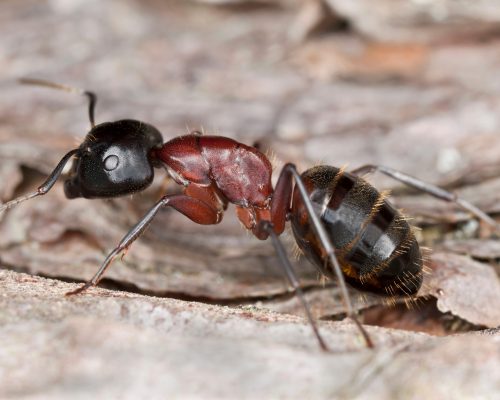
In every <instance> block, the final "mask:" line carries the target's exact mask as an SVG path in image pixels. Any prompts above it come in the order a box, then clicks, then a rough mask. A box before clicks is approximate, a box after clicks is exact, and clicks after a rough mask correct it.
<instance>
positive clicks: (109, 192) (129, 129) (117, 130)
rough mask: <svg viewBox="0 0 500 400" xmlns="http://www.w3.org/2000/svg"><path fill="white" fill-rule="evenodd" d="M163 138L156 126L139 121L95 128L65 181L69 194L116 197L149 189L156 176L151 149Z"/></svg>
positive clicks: (65, 190) (80, 150) (111, 123)
mask: <svg viewBox="0 0 500 400" xmlns="http://www.w3.org/2000/svg"><path fill="white" fill-rule="evenodd" d="M162 144H163V139H162V136H161V134H160V132H159V131H158V130H157V129H156V128H155V127H153V126H151V125H149V124H146V123H144V122H140V121H135V120H121V121H116V122H105V123H103V124H99V125H97V126H95V127H93V128H92V130H91V131H90V132H89V133H88V134H87V137H86V138H85V140H84V141H83V143H82V144H81V146H80V147H79V149H78V152H77V154H76V160H75V164H74V165H73V169H72V171H71V175H70V177H69V179H68V180H66V182H65V183H64V192H65V194H66V197H68V198H70V199H72V198H75V197H85V198H98V197H116V196H122V195H126V194H130V193H134V192H137V191H140V190H143V189H145V188H146V187H147V186H149V185H150V184H151V182H152V181H153V177H154V171H153V167H154V160H153V159H152V157H151V150H152V149H154V148H158V147H161V146H162Z"/></svg>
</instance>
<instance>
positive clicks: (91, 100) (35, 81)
mask: <svg viewBox="0 0 500 400" xmlns="http://www.w3.org/2000/svg"><path fill="white" fill-rule="evenodd" d="M19 82H20V83H22V84H25V85H36V86H44V87H48V88H51V89H57V90H64V91H65V92H69V93H76V94H81V95H83V96H87V97H88V99H89V120H90V125H91V126H92V128H93V127H94V126H95V119H94V110H95V104H96V103H97V95H96V94H95V93H94V92H90V91H88V90H83V89H78V88H74V87H71V86H66V85H61V84H60V83H55V82H51V81H46V80H43V79H32V78H21V79H19Z"/></svg>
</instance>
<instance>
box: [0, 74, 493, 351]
mask: <svg viewBox="0 0 500 400" xmlns="http://www.w3.org/2000/svg"><path fill="white" fill-rule="evenodd" d="M21 82H22V83H25V84H33V85H39V86H46V87H51V88H55V89H61V90H65V91H68V92H76V93H79V94H82V95H85V96H87V97H88V99H89V106H88V113H89V119H90V123H91V130H90V132H89V133H88V134H87V136H86V137H85V139H84V141H83V143H82V144H81V145H80V147H78V148H77V149H73V150H71V151H70V152H68V153H67V154H66V155H65V156H64V157H63V158H62V159H61V161H60V162H59V164H58V165H57V166H56V168H55V169H54V170H53V171H52V173H51V174H50V175H49V177H48V178H47V180H46V181H45V182H44V183H43V184H42V185H41V186H40V187H38V189H37V190H36V191H34V192H32V193H29V194H27V195H24V196H21V197H18V198H16V199H14V200H11V201H9V202H7V203H5V204H4V205H2V206H0V212H2V211H4V210H6V209H8V208H10V207H12V206H14V205H16V204H19V203H21V202H22V201H25V200H28V199H31V198H34V197H37V196H41V195H44V194H46V193H47V192H48V191H49V190H50V189H51V188H52V187H53V185H54V184H55V182H56V180H57V179H58V178H59V176H60V175H61V173H62V171H63V169H64V166H65V165H66V163H67V162H68V161H69V160H70V159H71V158H73V157H75V163H74V164H73V167H72V169H71V172H70V176H69V178H68V179H67V180H66V181H65V183H64V192H65V194H66V197H67V198H69V199H73V198H77V197H84V198H87V199H93V198H110V197H116V196H123V195H127V194H131V193H135V192H138V191H141V190H144V189H145V188H146V187H147V186H149V185H150V184H151V182H152V181H153V177H154V168H159V167H164V168H165V169H166V170H167V172H168V174H169V175H170V176H171V177H172V178H173V180H174V181H175V182H176V183H178V184H180V185H182V186H183V187H184V193H183V194H170V195H169V194H167V195H165V196H163V197H162V198H161V199H160V200H159V201H158V202H157V203H156V204H154V205H153V207H151V209H150V210H149V211H148V212H147V213H146V214H145V215H144V216H143V217H142V218H141V220H140V221H139V222H138V223H137V224H136V225H135V226H134V227H133V228H132V229H130V230H129V231H128V233H127V234H126V235H125V236H124V237H123V239H122V240H121V241H120V243H119V244H118V246H116V247H115V248H114V249H113V250H112V251H111V253H109V255H108V256H107V257H106V259H105V260H104V262H103V263H102V265H101V267H100V268H99V270H98V271H97V273H96V274H95V275H94V276H93V278H92V279H90V280H89V281H88V282H86V283H85V284H84V285H83V286H81V287H80V288H78V289H76V290H74V291H72V292H69V293H67V295H76V294H78V293H81V292H83V291H85V290H87V289H88V288H90V287H91V286H95V285H97V284H98V282H99V281H100V279H101V278H102V276H103V274H104V273H105V271H106V269H107V268H108V267H109V266H110V264H111V262H112V261H113V259H114V258H115V257H117V256H118V255H119V254H120V253H122V252H123V251H125V250H126V249H127V248H128V247H129V246H130V245H131V244H132V243H133V242H134V240H136V239H137V238H138V237H139V236H140V235H141V234H142V233H143V232H144V230H145V229H146V228H147V227H148V225H149V224H150V223H151V221H152V220H153V218H154V217H155V215H156V214H157V213H158V211H159V210H160V209H161V208H164V207H172V208H174V209H175V210H177V211H178V212H180V213H182V214H184V215H185V216H186V217H188V218H189V219H191V220H192V221H193V222H196V223H198V224H202V225H211V224H218V223H219V222H221V220H222V216H223V213H224V211H225V210H226V208H227V206H228V203H232V204H234V205H235V206H236V212H237V216H238V218H239V220H240V221H241V222H242V223H243V225H244V226H245V228H246V229H248V230H250V231H251V232H252V233H253V234H254V235H255V236H256V237H257V238H258V239H260V240H265V239H267V238H269V237H270V238H271V240H272V243H273V245H274V248H275V250H276V252H277V254H278V256H279V259H280V264H281V267H282V268H283V271H284V273H285V276H286V278H287V279H288V281H289V283H290V284H291V285H292V287H293V289H294V290H295V293H296V294H297V295H298V297H299V299H300V301H301V303H302V305H303V307H304V309H305V312H306V316H307V319H308V320H309V323H310V324H311V327H312V329H313V332H314V334H315V336H316V338H317V340H318V343H319V345H320V347H321V348H322V349H323V350H327V349H328V348H327V346H326V344H325V342H324V340H323V339H322V337H321V335H320V333H319V330H318V328H317V325H316V323H315V321H314V319H313V318H312V315H311V312H310V309H309V306H308V304H307V303H306V300H305V297H304V294H303V292H302V290H301V287H300V285H299V281H298V279H297V276H296V274H295V272H294V270H293V268H292V266H291V264H290V261H289V259H288V257H287V254H286V251H285V249H284V247H283V245H282V243H281V241H280V239H279V235H281V234H282V233H283V231H284V229H285V222H286V221H287V220H289V221H290V222H291V225H292V230H293V233H294V236H295V240H296V241H297V244H298V246H299V247H300V249H301V250H302V252H303V253H304V254H305V255H306V257H307V258H308V259H309V260H310V261H311V262H312V263H313V264H314V265H315V266H316V267H317V268H318V269H319V270H320V271H321V273H323V274H324V275H326V276H328V277H330V278H336V279H337V281H338V283H339V287H340V289H341V293H342V297H343V300H344V303H345V307H346V314H347V316H348V317H349V318H351V320H352V321H353V322H354V323H355V324H356V326H357V328H358V329H359V331H360V333H361V335H362V337H363V338H364V341H365V343H366V345H367V346H368V347H373V342H372V340H371V338H370V336H369V335H368V333H367V332H366V330H365V329H364V328H363V326H362V325H361V324H360V322H359V321H358V319H357V317H356V314H355V312H354V309H353V307H352V304H351V300H350V298H349V295H348V291H347V284H346V283H349V284H350V285H351V286H353V287H355V288H357V289H360V290H364V291H369V292H374V293H377V294H381V295H386V296H397V295H404V296H412V295H414V294H415V293H417V291H418V290H419V288H420V286H421V284H422V278H423V262H422V256H421V252H420V249H419V245H418V243H417V241H416V239H415V236H414V235H413V233H412V230H411V228H410V226H409V225H408V223H407V222H406V220H405V218H404V217H403V216H402V215H401V214H400V213H399V212H398V211H397V210H396V209H395V208H394V207H393V206H392V205H391V204H390V203H389V202H388V201H387V199H386V198H385V197H386V196H385V195H384V193H379V192H378V191H377V190H376V189H375V188H374V187H373V186H371V185H370V184H369V183H367V182H366V181H365V180H363V179H362V178H361V177H360V175H363V174H365V173H368V172H374V171H379V172H381V173H383V174H385V175H388V176H390V177H392V178H394V179H396V180H398V181H400V182H402V183H405V184H407V185H409V186H412V187H414V188H417V189H419V190H422V191H424V192H427V193H429V194H431V195H433V196H435V197H437V198H439V199H442V200H446V201H449V202H455V203H456V204H458V205H459V206H460V207H462V208H463V209H465V210H467V211H469V212H470V213H472V214H473V215H475V216H476V217H478V218H479V219H481V220H483V221H485V222H486V223H488V224H490V225H492V226H494V227H495V228H496V229H498V224H497V223H496V221H495V220H493V219H492V218H491V217H489V216H488V215H487V214H485V213H484V212H482V211H481V210H479V209H478V208H477V207H475V206H474V205H472V204H470V203H469V202H467V201H465V200H463V199H461V198H458V197H457V196H456V195H455V194H453V193H451V192H448V191H446V190H443V189H441V188H439V187H437V186H434V185H431V184H429V183H424V182H422V181H420V180H418V179H416V178H413V177H411V176H409V175H406V174H404V173H401V172H398V171H396V170H394V169H391V168H388V167H383V166H378V165H366V166H363V167H361V168H358V169H356V170H354V171H351V172H346V171H344V170H343V169H342V168H340V169H339V168H335V167H331V166H325V165H322V166H317V167H314V168H311V169H308V170H307V171H305V172H304V173H303V174H299V173H298V171H297V169H296V167H295V165H293V164H291V163H288V164H286V165H285V166H284V167H283V169H282V170H281V172H280V174H279V177H278V181H277V183H276V187H274V188H273V186H272V183H271V174H272V167H271V163H270V161H269V160H268V158H267V157H266V156H265V155H264V154H263V153H261V152H260V151H259V150H258V149H256V148H255V147H251V146H247V145H245V144H243V143H239V142H237V141H235V140H233V139H230V138H227V137H223V136H203V135H200V134H199V133H197V132H195V133H192V134H188V135H185V136H180V137H176V138H174V139H172V140H170V141H168V142H166V143H163V139H162V136H161V133H160V132H159V131H158V130H157V129H156V128H155V127H153V126H152V125H149V124H147V123H144V122H140V121H137V120H129V119H127V120H119V121H115V122H104V123H101V124H98V125H96V124H95V120H94V109H95V104H96V101H97V96H96V95H95V94H94V93H92V92H89V91H84V90H80V89H75V88H72V87H69V86H64V85H60V84H57V83H53V82H49V81H44V80H39V79H22V80H21ZM294 181H295V186H294V185H293V182H294Z"/></svg>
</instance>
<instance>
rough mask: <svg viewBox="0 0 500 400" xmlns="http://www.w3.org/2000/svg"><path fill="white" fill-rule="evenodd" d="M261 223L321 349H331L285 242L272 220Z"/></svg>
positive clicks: (261, 227)
mask: <svg viewBox="0 0 500 400" xmlns="http://www.w3.org/2000/svg"><path fill="white" fill-rule="evenodd" d="M259 225H260V227H259V229H262V230H263V231H264V232H267V233H268V234H269V236H271V241H272V243H273V246H274V249H275V250H276V253H277V254H278V258H279V259H280V265H281V266H282V268H283V271H284V272H285V276H286V278H287V279H288V282H289V283H290V285H292V287H293V289H294V291H295V293H296V294H297V296H298V298H299V300H300V302H301V303H302V306H303V307H304V311H305V312H306V317H307V319H308V321H309V324H310V325H311V327H312V330H313V332H314V335H315V336H316V339H318V343H319V345H320V347H321V349H322V350H324V351H329V349H328V346H327V345H326V343H325V341H324V340H323V338H322V337H321V335H320V333H319V329H318V326H317V324H316V322H315V320H314V318H313V316H312V313H311V309H310V308H309V305H308V304H307V300H306V298H305V296H304V292H303V291H302V288H301V287H300V284H299V280H298V278H297V275H296V273H295V271H294V269H293V267H292V264H291V263H290V260H289V258H288V255H287V254H286V251H285V248H284V247H283V243H281V240H280V239H279V237H278V235H277V234H276V232H274V229H273V224H272V222H270V221H261V222H260V223H259Z"/></svg>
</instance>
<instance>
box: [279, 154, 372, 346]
mask: <svg viewBox="0 0 500 400" xmlns="http://www.w3.org/2000/svg"><path fill="white" fill-rule="evenodd" d="M293 179H295V182H296V185H297V188H298V189H299V193H300V196H301V197H302V200H303V202H304V205H305V206H306V210H307V214H308V215H309V218H310V219H311V223H312V226H313V227H314V230H315V231H316V234H317V235H318V238H319V240H320V242H321V244H322V245H323V248H324V249H325V252H326V257H325V260H324V262H325V263H327V262H328V261H330V263H331V264H332V267H333V270H334V272H335V275H336V277H337V280H338V284H339V287H340V291H341V293H342V298H343V299H344V304H345V307H346V314H347V316H348V317H349V318H350V319H351V320H352V321H353V322H354V323H355V324H356V326H357V328H358V330H359V332H360V333H361V335H362V336H363V339H364V341H365V343H366V346H367V347H370V348H372V347H374V346H373V342H372V340H371V339H370V336H369V335H368V332H366V330H365V329H364V328H363V326H362V325H361V323H360V322H359V321H358V318H357V317H356V314H355V312H354V308H353V306H352V303H351V298H350V297H349V292H348V291H347V284H346V282H345V279H344V275H343V274H342V269H341V268H340V264H339V262H338V260H337V257H336V255H335V249H334V248H333V245H332V243H331V241H330V239H329V237H328V233H327V232H326V230H325V228H324V226H323V224H322V223H321V220H320V219H319V217H318V215H317V214H316V212H315V211H314V207H313V205H312V203H311V200H310V199H309V194H308V193H307V190H306V188H305V185H304V182H303V181H302V178H301V177H300V175H299V173H298V172H297V168H296V167H295V165H293V164H290V163H288V164H286V165H285V166H284V167H283V169H282V170H281V173H280V176H279V178H278V182H277V184H276V188H275V191H274V195H273V202H272V204H271V220H272V223H273V227H274V229H273V231H274V232H275V233H276V234H278V235H279V234H280V233H281V232H283V230H284V225H285V219H286V217H287V213H288V212H289V211H290V201H291V197H292V191H293V185H292V183H293V182H292V180H293Z"/></svg>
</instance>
